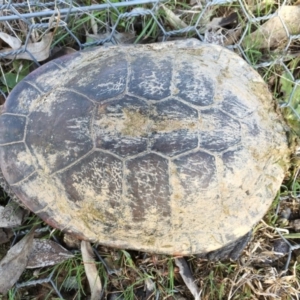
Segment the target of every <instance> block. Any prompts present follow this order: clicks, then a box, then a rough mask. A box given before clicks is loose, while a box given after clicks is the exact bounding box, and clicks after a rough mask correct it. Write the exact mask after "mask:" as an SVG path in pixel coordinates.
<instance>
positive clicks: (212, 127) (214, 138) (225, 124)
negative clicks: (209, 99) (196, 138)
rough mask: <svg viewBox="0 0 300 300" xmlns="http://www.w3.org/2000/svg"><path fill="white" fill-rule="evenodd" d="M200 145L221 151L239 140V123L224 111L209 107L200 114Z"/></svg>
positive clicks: (210, 149) (207, 148)
mask: <svg viewBox="0 0 300 300" xmlns="http://www.w3.org/2000/svg"><path fill="white" fill-rule="evenodd" d="M200 128H201V129H200V147H201V148H203V149H206V150H209V151H214V152H223V151H224V150H226V149H228V148H229V147H232V146H233V145H237V144H239V143H240V142H241V125H240V123H239V122H238V121H236V120H234V119H233V118H231V117H230V116H229V115H227V114H226V113H224V112H222V111H220V110H218V109H215V108H210V109H207V110H202V111H201V115H200Z"/></svg>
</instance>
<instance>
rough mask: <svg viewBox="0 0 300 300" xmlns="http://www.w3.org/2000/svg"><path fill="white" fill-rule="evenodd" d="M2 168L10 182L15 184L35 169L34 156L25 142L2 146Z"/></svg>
mask: <svg viewBox="0 0 300 300" xmlns="http://www.w3.org/2000/svg"><path fill="white" fill-rule="evenodd" d="M0 135H1V134H0ZM0 168H1V170H2V173H3V174H4V176H5V178H6V181H7V182H8V183H9V184H15V183H17V182H19V181H21V180H23V179H24V178H26V177H27V176H29V175H30V174H31V173H33V172H34V171H35V168H34V166H33V159H32V156H31V154H30V152H29V151H28V150H27V149H26V147H25V144H24V143H23V142H21V143H14V144H10V145H6V146H4V147H0Z"/></svg>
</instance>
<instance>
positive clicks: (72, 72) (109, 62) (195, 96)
mask: <svg viewBox="0 0 300 300" xmlns="http://www.w3.org/2000/svg"><path fill="white" fill-rule="evenodd" d="M45 78H47V80H45ZM43 82H45V83H43ZM0 125H1V126H0V159H1V163H0V164H1V170H2V172H3V173H4V176H5V177H6V179H7V181H8V182H9V183H10V185H11V188H12V189H13V191H14V192H15V193H16V195H17V196H18V197H19V198H20V200H22V201H23V203H24V204H25V205H27V206H28V208H29V209H31V210H32V211H34V212H35V213H37V214H38V215H39V216H41V217H42V218H43V219H44V220H45V221H46V222H48V223H49V224H51V225H52V226H55V227H58V228H60V229H62V230H64V231H65V232H71V233H72V234H74V235H75V236H77V237H78V238H81V239H86V240H89V241H93V242H99V243H101V244H104V245H108V246H114V247H122V248H129V249H137V250H142V251H151V252H159V253H168V254H177V255H189V254H193V253H206V252H209V251H213V250H216V249H220V248H222V247H224V246H226V245H228V244H230V243H232V242H234V241H235V240H237V239H239V238H240V237H242V236H244V235H245V234H246V233H247V232H248V231H249V230H250V229H251V227H252V226H253V225H255V224H256V223H257V222H258V221H259V220H260V219H261V218H262V216H263V215H264V213H265V212H266V210H267V209H268V207H269V206H270V204H271V202H272V200H273V198H274V197H275V195H276V193H277V191H278V189H279V187H280V184H281V182H282V180H283V178H284V174H285V172H286V170H287V168H288V164H289V163H288V162H289V156H290V150H289V148H288V142H287V137H286V134H285V130H284V125H283V121H282V119H281V116H280V115H279V114H278V113H277V111H276V110H275V109H274V105H273V102H272V95H271V94H270V93H269V92H268V89H267V86H266V84H265V83H264V82H263V80H262V78H261V77H260V76H259V75H258V73H257V72H256V71H254V70H253V69H252V68H251V67H249V66H248V65H247V64H246V63H245V62H244V61H243V60H242V59H241V58H240V57H238V56H237V55H236V54H234V53H233V52H230V51H229V50H226V49H224V48H222V47H219V46H216V45H207V44H202V43H200V42H197V41H195V40H192V41H187V42H186V43H182V42H178V41H176V42H168V43H162V44H155V45H138V46H134V45H131V46H126V47H111V48H101V47H100V48H96V49H90V50H88V51H83V52H81V53H80V54H79V53H75V54H71V55H70V56H67V57H64V58H59V59H57V60H54V61H52V62H51V63H50V64H46V65H44V66H42V67H41V68H40V69H37V70H36V71H34V72H33V73H32V74H31V75H29V76H28V77H26V78H25V79H24V81H22V82H21V83H20V84H19V85H18V86H17V87H16V89H15V90H14V91H13V92H12V94H11V96H10V97H9V98H8V100H7V102H6V104H5V108H4V113H3V115H2V116H0Z"/></svg>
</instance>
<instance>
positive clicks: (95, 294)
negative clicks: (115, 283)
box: [81, 241, 102, 300]
mask: <svg viewBox="0 0 300 300" xmlns="http://www.w3.org/2000/svg"><path fill="white" fill-rule="evenodd" d="M81 253H82V260H83V263H84V269H85V273H86V276H87V278H88V281H89V285H90V289H91V300H98V299H100V298H101V291H102V285H101V281H100V277H99V274H98V271H97V267H96V264H95V260H94V254H93V249H92V247H91V244H90V243H89V242H86V241H81Z"/></svg>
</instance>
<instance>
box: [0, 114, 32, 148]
mask: <svg viewBox="0 0 300 300" xmlns="http://www.w3.org/2000/svg"><path fill="white" fill-rule="evenodd" d="M25 125H26V117H25V116H16V115H10V114H3V115H2V116H0V145H1V144H7V143H15V142H20V141H22V140H23V138H24V134H25Z"/></svg>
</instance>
